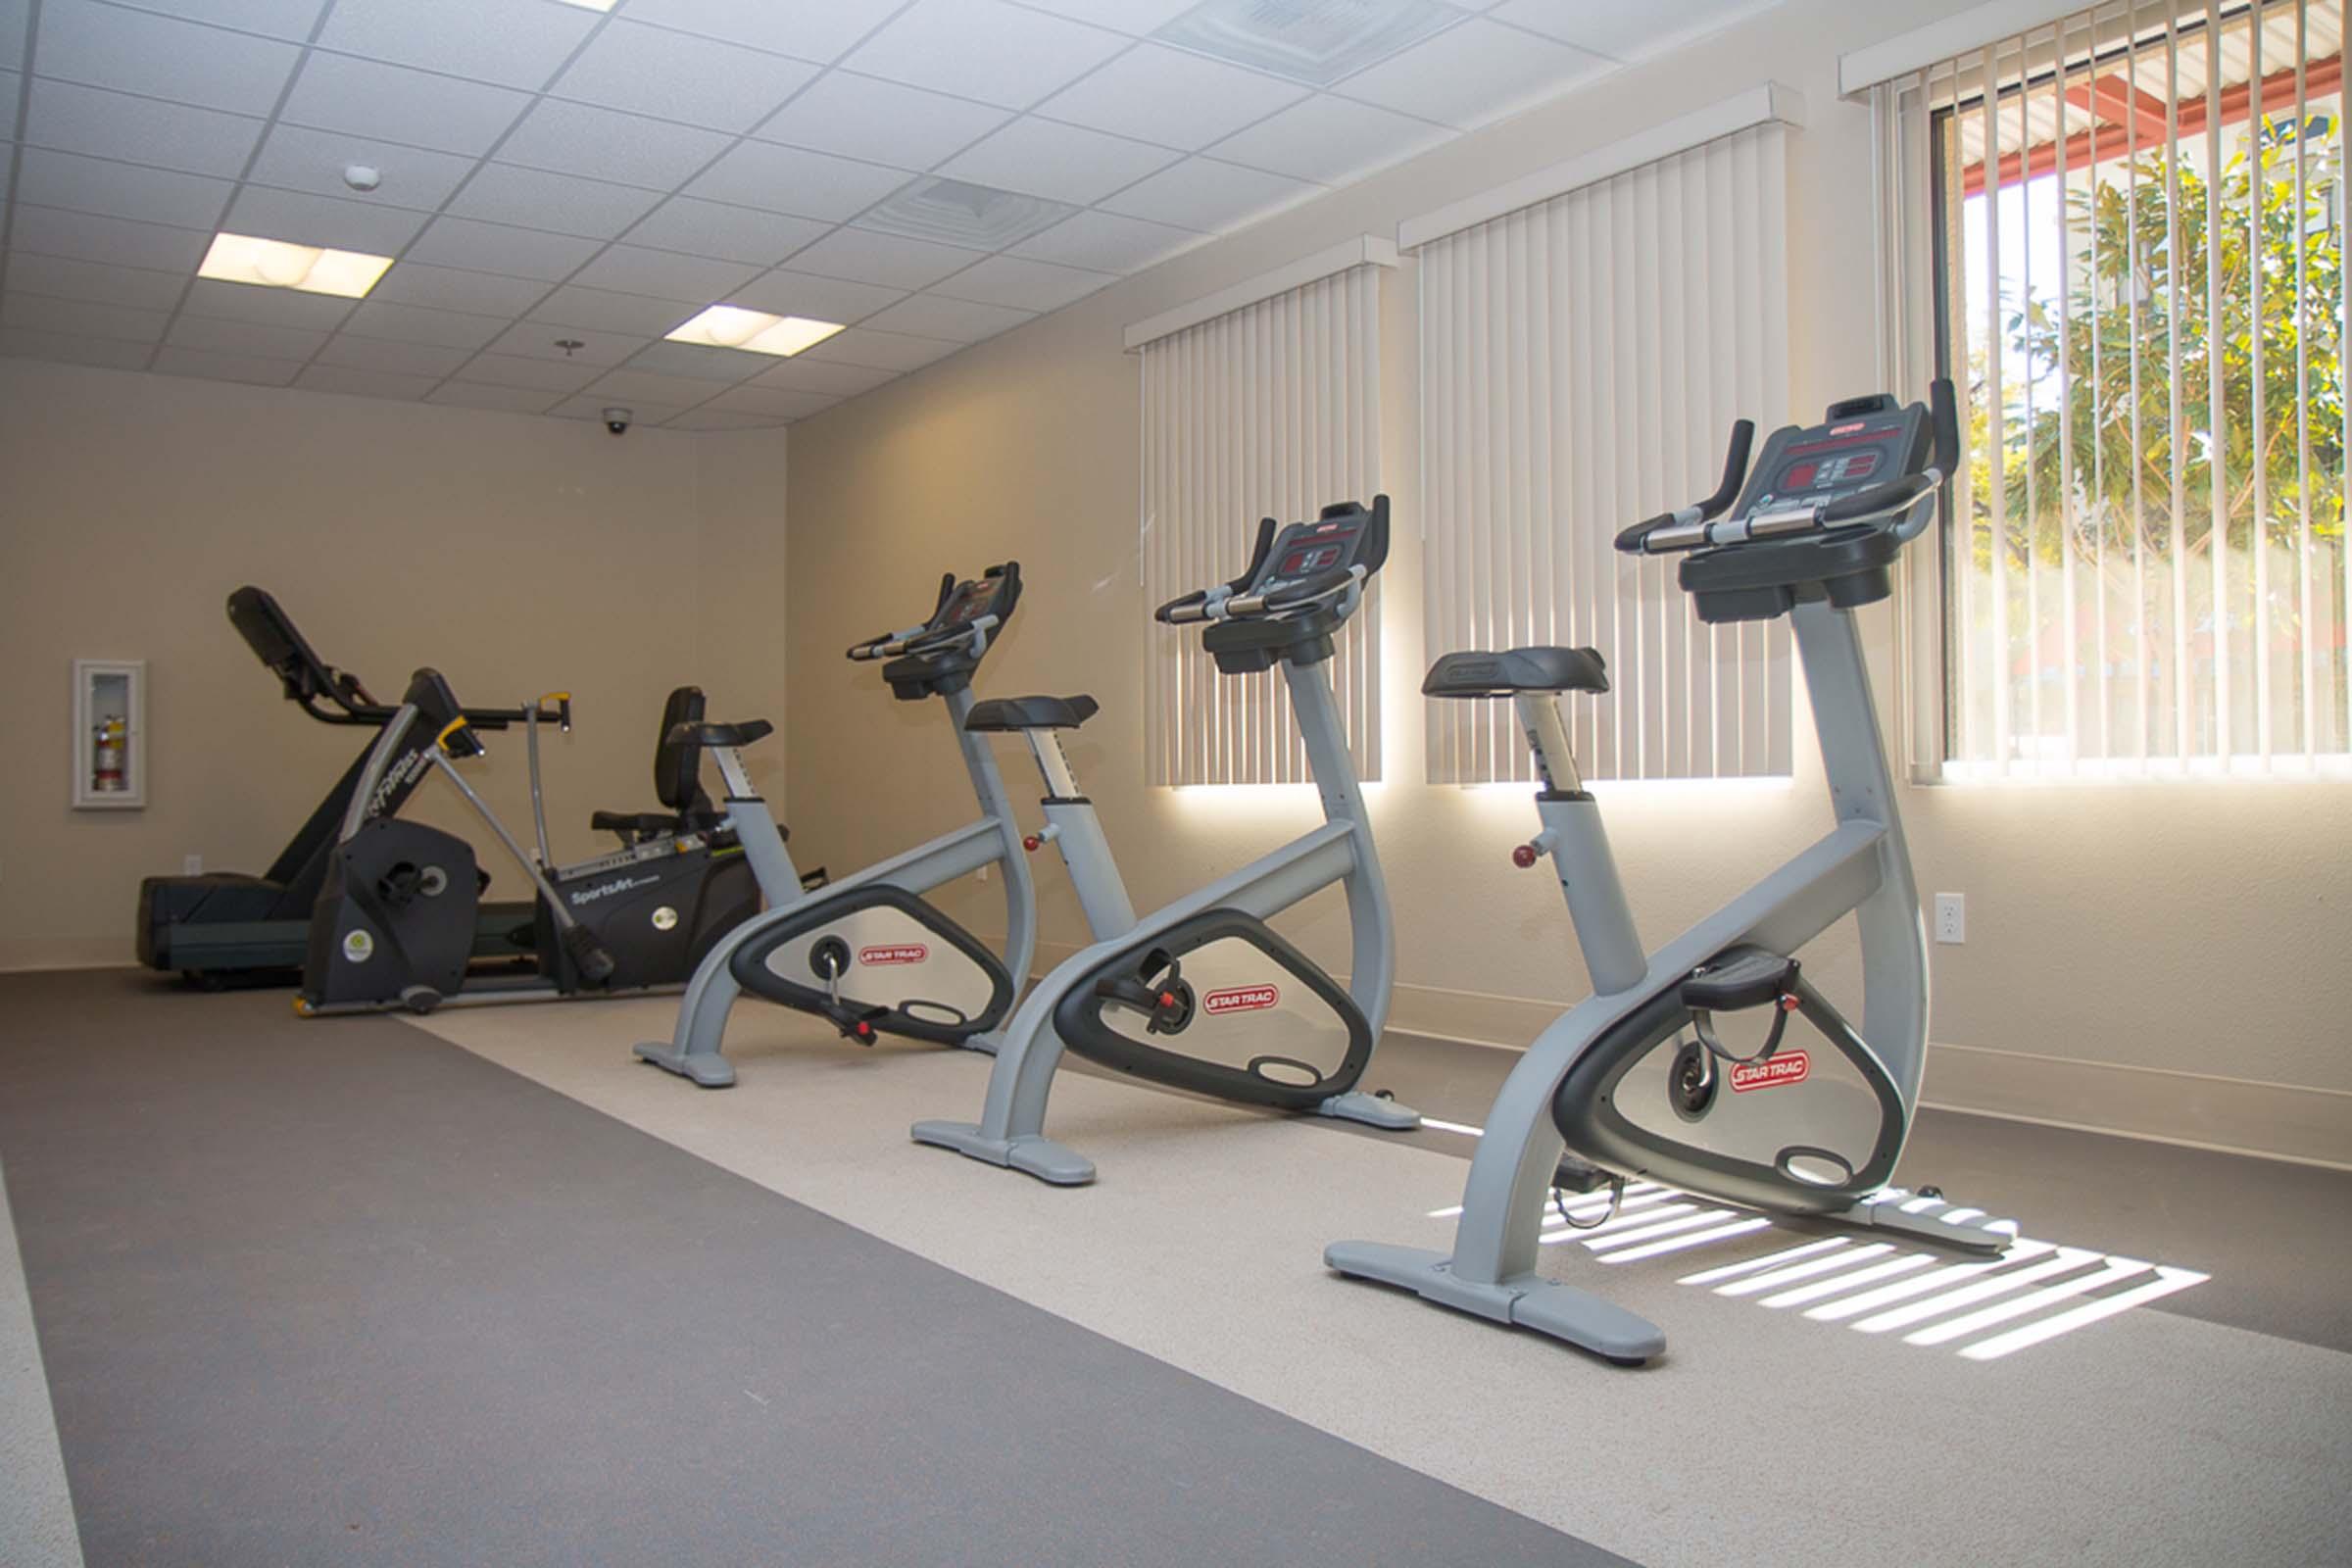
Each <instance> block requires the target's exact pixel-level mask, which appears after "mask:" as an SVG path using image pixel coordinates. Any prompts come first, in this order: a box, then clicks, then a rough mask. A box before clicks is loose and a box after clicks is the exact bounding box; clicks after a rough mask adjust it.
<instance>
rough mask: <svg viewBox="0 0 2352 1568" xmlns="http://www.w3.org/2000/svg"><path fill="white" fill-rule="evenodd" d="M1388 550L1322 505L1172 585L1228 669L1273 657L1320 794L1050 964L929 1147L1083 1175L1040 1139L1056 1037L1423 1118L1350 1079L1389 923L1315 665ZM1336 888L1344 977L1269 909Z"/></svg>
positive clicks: (1199, 1077)
mask: <svg viewBox="0 0 2352 1568" xmlns="http://www.w3.org/2000/svg"><path fill="white" fill-rule="evenodd" d="M1388 554H1389V500H1388V497H1386V496H1379V497H1376V498H1374V500H1373V503H1372V506H1371V507H1370V508H1369V509H1368V510H1367V509H1366V508H1364V507H1362V506H1359V505H1356V504H1354V503H1352V502H1348V503H1342V504H1340V505H1336V506H1330V507H1326V508H1324V509H1323V512H1322V515H1320V516H1318V517H1316V518H1315V519H1314V520H1313V521H1311V522H1297V523H1293V524H1291V525H1290V526H1289V527H1287V528H1283V529H1281V530H1280V536H1279V537H1277V534H1276V525H1275V522H1274V519H1273V518H1271V517H1268V518H1266V519H1265V520H1264V521H1262V522H1261V523H1259V525H1258V531H1257V543H1256V548H1255V550H1254V551H1253V553H1252V555H1251V557H1250V568H1249V570H1247V571H1245V572H1243V573H1242V574H1241V575H1240V576H1239V577H1237V578H1235V579H1234V580H1233V581H1231V582H1229V583H1226V584H1224V585H1222V586H1220V587H1215V588H1207V589H1201V590H1199V591H1197V592H1194V593H1189V594H1186V595H1184V596H1183V597H1182V598H1179V599H1173V600H1170V601H1169V602H1168V603H1167V604H1164V605H1162V606H1160V607H1159V609H1158V610H1157V611H1156V612H1155V614H1156V615H1157V618H1158V619H1160V620H1161V621H1163V622H1166V623H1168V624H1171V625H1188V624H1196V623H1198V624H1203V625H1206V626H1207V628H1208V629H1207V631H1206V632H1205V634H1204V635H1203V639H1202V640H1203V643H1204V645H1205V646H1206V647H1207V649H1208V651H1209V653H1210V654H1211V655H1212V656H1213V657H1214V658H1215V660H1216V663H1217V668H1218V669H1219V670H1221V671H1222V672H1224V673H1226V674H1247V673H1251V672H1254V671H1258V670H1265V669H1271V668H1273V667H1275V666H1276V665H1280V666H1281V668H1282V672H1283V678H1284V680H1285V681H1286V682H1288V684H1289V687H1290V694H1291V711H1292V712H1293V713H1294V714H1295V715H1296V716H1297V718H1298V720H1299V732H1300V734H1301V736H1302V738H1303V739H1304V741H1305V743H1306V756H1307V761H1308V764H1309V765H1310V766H1311V767H1312V769H1313V770H1314V775H1315V782H1316V784H1317V785H1318V787H1319V788H1320V790H1321V792H1322V797H1323V814H1324V818H1325V820H1324V823H1323V825H1322V826H1320V827H1318V828H1315V829H1314V830H1313V831H1311V832H1308V833H1306V834H1304V835H1302V836H1300V837H1299V838H1297V839H1294V840H1292V841H1291V842H1290V843H1289V844H1286V845H1284V846H1283V847H1282V848H1280V849H1278V850H1276V851H1274V852H1273V853H1272V854H1270V855H1267V856H1265V857H1264V858H1261V859H1259V860H1257V861H1255V862H1253V863H1252V864H1250V865H1248V866H1246V867H1244V868H1243V869H1241V870H1239V871H1237V872H1235V873H1234V874H1233V875H1231V876H1228V877H1226V878H1224V879H1223V880H1221V881H1217V882H1212V883H1210V884H1209V885H1208V886H1207V887H1205V888H1202V889H1201V891H1200V892H1198V893H1195V894H1193V895H1192V896H1190V897H1189V898H1184V899H1179V900H1178V901H1177V902H1175V903H1174V904H1171V905H1169V906H1167V907H1165V908H1162V909H1160V910H1158V911H1157V912H1155V913H1153V914H1151V915H1147V916H1146V917H1144V919H1143V920H1142V921H1141V922H1138V923H1131V924H1130V925H1129V926H1128V927H1126V928H1125V929H1124V930H1122V931H1120V932H1117V933H1115V934H1114V933H1111V932H1105V931H1103V930H1102V929H1100V928H1098V930H1097V931H1096V942H1095V945H1094V946H1092V947H1089V948H1086V949H1084V950H1082V951H1081V952H1079V953H1077V954H1075V955H1073V956H1071V957H1069V958H1068V959H1066V960H1064V961H1063V962H1062V963H1061V965H1060V966H1059V967H1057V968H1055V969H1054V972H1053V973H1052V974H1050V975H1048V976H1046V978H1045V979H1043V980H1041V981H1039V982H1038V985H1037V989H1036V990H1035V991H1033V992H1031V993H1030V995H1029V997H1028V1000H1027V1001H1025V1002H1023V1003H1022V1004H1021V1007H1020V1010H1019V1011H1018V1012H1017V1013H1015V1014H1014V1015H1013V1019H1012V1022H1011V1023H1010V1024H1009V1025H1008V1026H1007V1027H1006V1028H1005V1039H1004V1043H1003V1044H1002V1046H1001V1047H1000V1048H999V1050H998V1052H997V1060H996V1065H995V1067H994V1068H993V1069H992V1070H991V1072H990V1074H989V1080H988V1099H987V1103H986V1105H985V1107H984V1108H983V1110H982V1112H981V1119H980V1121H979V1122H978V1123H976V1124H975V1123H972V1122H951V1121H920V1122H916V1123H915V1124H914V1128H913V1137H914V1138H915V1140H916V1141H917V1142H918V1143H926V1144H937V1145H939V1146H941V1147H942V1148H946V1149H953V1150H956V1152H960V1153H964V1154H968V1155H970V1156H971V1157H972V1158H974V1159H979V1160H985V1161H987V1162H989V1163H991V1164H996V1165H1005V1166H1009V1167H1010V1168H1012V1169H1014V1170H1019V1171H1026V1172H1027V1173H1028V1174H1030V1175H1032V1176H1035V1177H1038V1178H1039V1179H1040V1180H1043V1181H1047V1182H1052V1183H1054V1184H1055V1185H1057V1186H1074V1185H1077V1184H1080V1183H1084V1182H1089V1181H1092V1180H1093V1179H1094V1175H1095V1166H1094V1162H1093V1161H1092V1160H1089V1159H1088V1158H1087V1157H1086V1156H1085V1155H1083V1154H1081V1153H1079V1152H1077V1151H1075V1150H1073V1149H1070V1148H1067V1147H1066V1146H1064V1145H1062V1144H1058V1143H1055V1142H1054V1141H1053V1140H1052V1139H1050V1138H1047V1137H1046V1136H1045V1135H1044V1126H1045V1116H1046V1099H1047V1096H1048V1095H1049V1094H1050V1093H1051V1092H1052V1090H1053V1086H1054V1071H1055V1069H1056V1068H1057V1067H1058V1066H1059V1065H1060V1062H1061V1055H1062V1052H1063V1051H1064V1049H1065V1048H1066V1049H1067V1050H1070V1051H1075V1052H1077V1053H1078V1054H1080V1055H1082V1056H1085V1057H1087V1058H1089V1059H1090V1060H1094V1061H1098V1062H1101V1063H1103V1065H1105V1066H1108V1067H1114V1068H1117V1069H1118V1070H1119V1071H1121V1072H1126V1073H1131V1074H1133V1075H1134V1076H1136V1077H1138V1078H1143V1079H1147V1080H1149V1081H1152V1082H1154V1083H1161V1084H1166V1085H1168V1086H1170V1087H1172V1088H1176V1089H1186V1090H1191V1091H1193V1092H1195V1093H1197V1094H1203V1095H1209V1096H1213V1097H1215V1098H1217V1099H1221V1100H1228V1101H1233V1102H1236V1103H1242V1104H1249V1105H1264V1106H1269V1107H1271V1108H1274V1109H1278V1110H1289V1111H1313V1112H1317V1113H1319V1114H1322V1115H1326V1116H1337V1117H1342V1118H1345V1119H1347V1120H1349V1121H1357V1122H1362V1123H1364V1124H1366V1125H1368V1126H1373V1127H1380V1128H1386V1129H1389V1130H1393V1131H1396V1130H1403V1129H1406V1128H1411V1127H1416V1126H1419V1125H1420V1120H1421V1118H1420V1117H1419V1116H1418V1115H1417V1114H1416V1113H1414V1112H1413V1111H1411V1110H1408V1109H1406V1108H1405V1107H1404V1106H1402V1105H1399V1104H1397V1103H1396V1102H1395V1101H1393V1100H1387V1099H1383V1098H1381V1097H1378V1096H1375V1095H1369V1094H1365V1093H1363V1092H1362V1091H1360V1090H1359V1089H1357V1087H1356V1085H1357V1084H1358V1082H1359V1081H1360V1080H1361V1079H1362V1077H1363V1073H1364V1069H1365V1067H1366V1066H1367V1065H1368V1064H1369V1062H1370V1061H1371V1057H1372V1048H1373V1045H1374V1043H1375V1042H1376V1041H1377V1040H1378V1039H1379V1037H1380V1031H1381V1026H1382V1024H1383V1023H1384V1022H1385V1021H1386V1019H1387V1016H1388V1010H1389V987H1390V980H1391V976H1392V974H1393V972H1394V966H1395V962H1396V929H1395V926H1394V924H1393V922H1392V920H1391V917H1390V913H1389V899H1388V890H1387V888H1386V886H1385V885H1384V884H1383V883H1382V881H1381V876H1380V860H1379V858H1378V856H1377V855H1376V854H1375V853H1374V851H1373V846H1372V825H1371V821H1370V818H1369V817H1368V816H1367V815H1366V814H1365V811H1364V801H1363V795H1362V792H1361V791H1360V790H1359V789H1358V788H1357V786H1356V778H1355V767H1354V764H1353V762H1352V760H1350V758H1349V755H1348V737H1347V734H1346V732H1345V730H1344V729H1343V728H1342V726H1341V723H1340V713H1339V706H1338V703H1337V702H1336V700H1335V699H1334V698H1333V696H1332V689H1331V679H1330V676H1329V675H1328V674H1327V673H1326V672H1325V671H1324V669H1323V667H1322V666H1323V665H1324V664H1325V663H1326V662H1328V661H1329V660H1330V659H1331V656H1332V637H1333V634H1334V633H1336V632H1337V631H1338V630H1339V629H1340V627H1341V626H1342V625H1343V624H1344V623H1346V621H1347V619H1348V616H1349V615H1351V614H1353V613H1355V611H1356V609H1357V607H1358V606H1360V605H1361V604H1362V602H1363V593H1364V585H1365V584H1366V583H1367V582H1368V581H1369V580H1370V579H1371V576H1372V574H1373V573H1374V572H1376V571H1378V570H1379V569H1380V567H1381V564H1382V563H1383V562H1384V561H1386V560H1387V559H1388ZM1335 882H1336V883H1339V884H1340V885H1341V886H1342V887H1343V888H1344V889H1345V890H1346V893H1347V898H1348V921H1349V924H1350V926H1351V927H1352V930H1353V937H1354V960H1353V965H1352V972H1351V973H1350V974H1349V975H1348V984H1347V986H1346V987H1345V988H1343V987H1342V986H1341V985H1340V984H1339V982H1338V981H1336V980H1334V979H1333V978H1332V976H1331V975H1330V974H1328V973H1326V972H1325V971H1324V970H1323V969H1322V968H1321V967H1320V966H1319V965H1317V964H1316V963H1315V961H1314V960H1313V959H1311V958H1309V957H1308V956H1306V955H1305V954H1303V953H1301V952H1299V949H1298V948H1296V947H1294V946H1292V945H1291V944H1290V943H1289V942H1288V941H1286V940H1284V939H1283V938H1282V937H1281V936H1280V935H1279V934H1277V933H1276V932H1275V931H1274V930H1273V929H1272V928H1271V927H1269V926H1268V925H1267V924H1266V920H1267V918H1268V917H1269V916H1271V915H1274V914H1277V913H1279V912H1280V911H1282V910H1284V909H1287V908H1289V907H1292V906H1294V905H1297V904H1299V903H1301V902H1303V901H1304V900H1306V899H1307V898H1309V897H1311V896H1312V895H1314V894H1315V893H1317V892H1319V891H1320V890H1322V889H1324V888H1326V887H1329V886H1331V885H1332V884H1333V883H1335Z"/></svg>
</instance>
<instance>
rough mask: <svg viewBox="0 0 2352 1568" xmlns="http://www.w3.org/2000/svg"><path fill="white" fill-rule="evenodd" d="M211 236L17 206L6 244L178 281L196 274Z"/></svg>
mask: <svg viewBox="0 0 2352 1568" xmlns="http://www.w3.org/2000/svg"><path fill="white" fill-rule="evenodd" d="M212 242H213V241H212V236H211V235H210V234H200V233H196V232H193V231H191V230H189V229H184V228H166V227H164V226H163V225H162V224H160V223H133V222H127V221H124V220H123V219H120V218H99V217H96V216H94V215H92V214H89V213H68V212H60V211H58V210H57V209H55V208H50V207H34V206H32V205H30V204H29V203H19V204H18V206H17V209H16V224H15V226H14V227H13V228H12V229H11V230H10V231H9V244H10V245H12V246H13V247H15V248H16V249H18V250H21V251H32V252H35V253H36V254H39V255H43V256H72V257H75V258H78V259H79V260H82V261H87V262H111V263H114V264H116V265H117V266H121V267H147V268H153V269H154V270H157V271H173V272H178V273H180V274H181V275H182V276H185V275H186V274H188V273H190V272H193V271H195V270H196V264H197V263H199V262H201V261H203V260H204V253H205V252H206V250H208V249H210V248H211V246H212Z"/></svg>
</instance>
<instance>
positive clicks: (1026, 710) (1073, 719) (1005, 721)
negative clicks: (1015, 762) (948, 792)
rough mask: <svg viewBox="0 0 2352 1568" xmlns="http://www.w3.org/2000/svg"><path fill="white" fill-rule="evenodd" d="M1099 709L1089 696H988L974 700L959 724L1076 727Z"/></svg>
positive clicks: (998, 729)
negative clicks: (981, 699)
mask: <svg viewBox="0 0 2352 1568" xmlns="http://www.w3.org/2000/svg"><path fill="white" fill-rule="evenodd" d="M1099 711H1101V710H1100V709H1099V708H1098V707H1097V705H1096V703H1095V700H1094V699H1093V698H1092V697H1086V696H1079V697H992V698H990V699H989V700H988V701H986V702H984V703H974V704H973V705H972V711H971V712H969V713H968V714H966V715H965V716H964V720H963V727H964V728H965V729H967V730H978V731H983V732H988V733H995V734H1004V733H1005V732H1007V731H1011V730H1017V729H1076V728H1077V727H1078V726H1079V725H1081V724H1083V723H1085V722H1086V721H1087V720H1088V719H1090V718H1092V717H1094V716H1095V714H1096V713H1097V712H1099Z"/></svg>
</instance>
